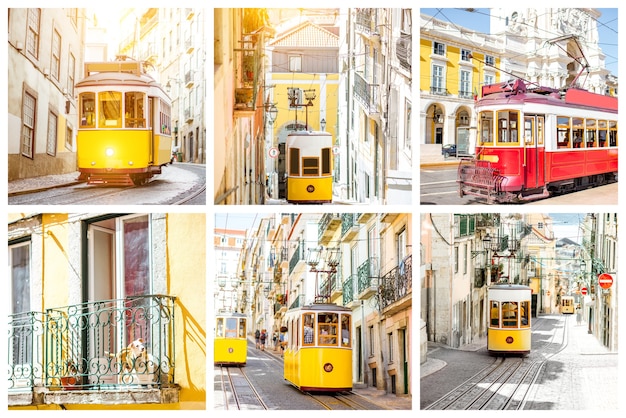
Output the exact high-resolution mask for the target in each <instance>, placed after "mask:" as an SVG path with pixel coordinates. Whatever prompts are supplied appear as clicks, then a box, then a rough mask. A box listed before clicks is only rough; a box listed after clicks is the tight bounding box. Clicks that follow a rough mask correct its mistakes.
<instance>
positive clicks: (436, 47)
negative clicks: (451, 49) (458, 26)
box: [433, 42, 446, 55]
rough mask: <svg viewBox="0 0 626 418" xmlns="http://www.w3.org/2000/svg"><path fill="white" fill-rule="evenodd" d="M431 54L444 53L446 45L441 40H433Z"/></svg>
mask: <svg viewBox="0 0 626 418" xmlns="http://www.w3.org/2000/svg"><path fill="white" fill-rule="evenodd" d="M433 54H435V55H446V46H445V45H444V44H442V43H441V42H433Z"/></svg>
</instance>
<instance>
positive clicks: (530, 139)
mask: <svg viewBox="0 0 626 418" xmlns="http://www.w3.org/2000/svg"><path fill="white" fill-rule="evenodd" d="M524 143H525V144H526V145H534V144H535V138H534V129H533V118H532V116H527V117H525V118H524Z"/></svg>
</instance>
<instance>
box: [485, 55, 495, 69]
mask: <svg viewBox="0 0 626 418" xmlns="http://www.w3.org/2000/svg"><path fill="white" fill-rule="evenodd" d="M495 63H496V60H495V59H494V57H493V55H485V64H487V65H489V66H491V67H493V66H494V65H495Z"/></svg>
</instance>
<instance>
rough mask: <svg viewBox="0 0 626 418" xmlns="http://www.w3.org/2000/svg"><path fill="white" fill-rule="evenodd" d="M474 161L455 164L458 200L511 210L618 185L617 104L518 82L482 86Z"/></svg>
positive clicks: (583, 93)
mask: <svg viewBox="0 0 626 418" xmlns="http://www.w3.org/2000/svg"><path fill="white" fill-rule="evenodd" d="M476 111H477V115H478V135H477V139H476V156H475V157H474V158H464V159H461V162H460V164H459V168H458V173H457V182H458V183H459V195H460V196H461V197H463V196H465V195H473V196H479V197H481V198H483V199H485V200H486V202H487V203H517V202H523V201H528V200H536V199H542V198H546V197H549V196H550V195H551V194H552V193H561V192H567V191H574V190H581V189H585V188H588V187H595V186H599V185H602V184H605V183H610V182H614V181H616V180H617V149H618V141H617V98H615V97H610V96H604V95H600V94H596V93H591V92H588V91H585V90H580V89H576V88H569V89H567V90H565V91H560V90H557V89H551V88H546V87H539V88H533V89H530V88H528V86H527V85H526V84H525V83H524V82H523V81H522V80H519V79H518V80H515V81H512V82H505V83H499V84H493V85H487V86H483V88H482V98H481V99H480V100H478V102H477V103H476Z"/></svg>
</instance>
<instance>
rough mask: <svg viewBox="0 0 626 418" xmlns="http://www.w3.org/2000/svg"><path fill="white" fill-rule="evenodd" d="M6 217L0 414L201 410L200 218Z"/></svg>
mask: <svg viewBox="0 0 626 418" xmlns="http://www.w3.org/2000/svg"><path fill="white" fill-rule="evenodd" d="M8 218H9V219H8V220H9V222H8V231H9V233H8V249H9V271H10V275H11V280H10V286H9V287H10V289H9V291H10V294H11V299H12V301H13V303H12V309H11V314H10V315H9V345H8V346H9V355H8V370H9V389H8V406H9V409H10V410H25V409H47V410H56V409H168V410H177V409H182V410H198V409H205V408H206V262H205V259H206V217H205V214H157V213H152V214H57V213H45V214H43V213H35V214H29V215H24V214H12V215H9V217H8ZM139 340H140V341H141V344H143V346H144V348H145V352H147V353H148V355H149V357H146V359H147V361H146V363H145V364H148V366H145V365H144V366H143V369H142V368H141V366H138V364H140V363H138V362H137V360H136V361H134V362H129V363H128V364H129V366H128V369H127V368H126V366H125V363H124V362H123V360H122V359H123V357H121V354H122V353H127V351H126V349H127V347H128V345H129V344H130V343H131V342H133V341H139ZM139 357H140V356H137V357H136V358H139ZM141 358H143V357H141Z"/></svg>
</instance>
